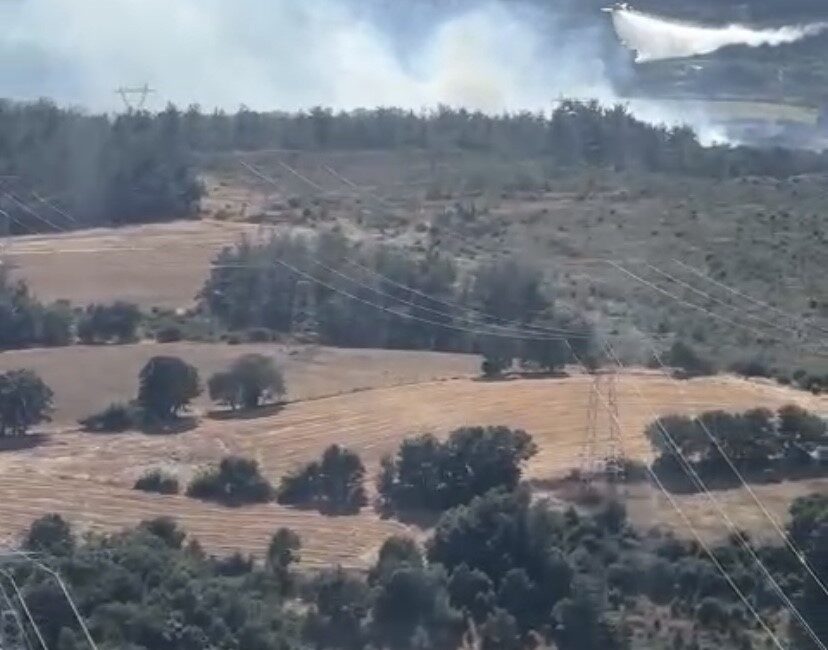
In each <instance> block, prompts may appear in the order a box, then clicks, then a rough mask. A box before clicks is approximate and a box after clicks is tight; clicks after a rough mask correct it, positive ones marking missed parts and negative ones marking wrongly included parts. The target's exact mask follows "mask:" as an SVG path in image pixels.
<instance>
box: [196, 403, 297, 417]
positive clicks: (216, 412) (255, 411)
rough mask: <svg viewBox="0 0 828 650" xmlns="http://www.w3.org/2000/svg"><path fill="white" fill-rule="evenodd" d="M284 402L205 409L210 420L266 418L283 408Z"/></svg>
mask: <svg viewBox="0 0 828 650" xmlns="http://www.w3.org/2000/svg"><path fill="white" fill-rule="evenodd" d="M285 406H287V405H286V403H285V402H276V403H275V404H262V405H261V406H257V407H255V408H252V409H237V410H235V411H234V410H232V409H213V410H212V411H207V417H208V418H210V419H211V420H255V419H256V418H266V417H269V416H271V415H277V414H278V413H281V412H282V411H283V410H284V409H285Z"/></svg>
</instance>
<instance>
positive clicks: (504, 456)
mask: <svg viewBox="0 0 828 650" xmlns="http://www.w3.org/2000/svg"><path fill="white" fill-rule="evenodd" d="M536 451H537V448H536V446H535V444H534V443H533V442H532V438H531V436H530V435H529V434H528V433H526V432H525V431H521V430H512V429H508V428H506V427H463V428H460V429H457V430H455V431H453V432H451V433H450V434H449V436H448V438H447V439H446V441H445V442H441V441H440V440H438V439H437V438H435V437H434V436H433V435H430V434H428V435H422V436H417V437H414V438H408V439H406V440H404V441H403V443H402V444H401V445H400V448H399V450H398V451H397V453H396V454H395V455H394V456H393V457H391V456H389V457H386V458H384V459H383V461H382V469H381V471H380V474H379V476H378V477H377V491H378V493H379V506H380V508H381V509H382V510H384V511H386V512H396V513H399V514H406V513H411V512H417V511H432V512H442V511H444V510H447V509H449V508H451V507H454V506H457V505H461V504H466V503H469V502H470V501H471V500H472V499H473V498H474V497H476V496H480V495H482V494H485V493H486V492H488V491H489V490H493V489H506V490H513V489H515V488H516V487H517V485H518V483H519V481H520V477H521V472H522V469H523V465H524V463H525V462H526V461H527V460H528V459H529V458H531V457H532V456H533V455H534V454H535V453H536ZM365 477H366V471H365V465H363V463H362V459H361V458H360V457H359V455H358V454H356V453H355V452H353V451H351V450H349V449H347V448H344V447H341V446H340V445H336V444H334V445H331V446H330V447H328V448H327V449H326V450H325V451H324V452H323V454H322V456H321V458H320V459H319V460H314V461H312V462H310V463H307V464H306V465H303V466H301V467H298V468H296V469H295V470H294V471H293V472H291V473H289V474H287V475H285V476H284V477H282V479H281V482H280V483H279V485H278V487H277V488H274V487H273V486H272V484H271V483H270V482H269V481H268V480H267V479H266V478H265V477H264V476H262V474H261V471H260V468H259V465H258V463H257V462H256V461H254V460H252V459H247V458H241V457H236V456H228V457H227V458H224V459H223V460H222V461H221V462H220V463H219V464H217V465H215V466H210V467H207V468H205V469H203V470H202V471H201V472H199V473H198V474H197V475H196V476H195V478H193V480H192V481H191V482H190V484H189V485H188V487H187V495H188V496H191V497H194V498H199V499H206V500H211V501H217V502H219V503H222V504H224V505H229V506H239V505H243V504H248V503H262V502H267V501H271V500H272V499H274V498H275V499H276V500H277V501H278V502H279V503H282V504H285V505H292V506H297V507H300V508H314V509H317V510H319V511H321V512H324V513H328V514H338V515H344V514H355V513H357V512H359V510H360V509H361V508H362V507H363V506H365V505H367V504H368V493H367V490H366V487H365ZM135 488H136V489H139V490H145V491H149V492H159V493H162V494H167V493H175V492H177V491H178V481H177V479H176V478H175V477H174V476H171V475H169V474H165V473H164V472H162V471H160V470H151V471H149V472H148V473H147V474H145V475H144V476H142V477H141V478H140V479H139V480H138V482H137V483H136V484H135Z"/></svg>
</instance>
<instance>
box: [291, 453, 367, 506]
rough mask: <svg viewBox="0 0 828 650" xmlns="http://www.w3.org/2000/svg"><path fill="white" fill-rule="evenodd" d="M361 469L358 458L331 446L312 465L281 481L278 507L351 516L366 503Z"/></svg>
mask: <svg viewBox="0 0 828 650" xmlns="http://www.w3.org/2000/svg"><path fill="white" fill-rule="evenodd" d="M364 480H365V466H364V465H363V464H362V460H360V458H359V456H358V455H357V454H355V453H354V452H352V451H349V450H347V449H344V448H342V447H340V446H339V445H331V446H330V447H328V448H327V449H326V450H325V453H324V454H322V460H321V461H318V462H317V461H314V462H312V463H309V464H308V465H306V466H305V467H303V468H301V469H300V470H298V471H297V472H294V473H293V474H289V475H287V476H285V477H284V478H282V481H281V484H280V485H279V491H278V497H277V498H278V501H279V503H283V504H287V505H296V506H311V507H315V508H318V509H319V510H321V511H322V512H327V513H335V514H351V513H356V512H359V510H360V508H362V506H364V505H365V504H366V503H367V502H368V497H367V496H366V494H365V487H364V485H363V483H364Z"/></svg>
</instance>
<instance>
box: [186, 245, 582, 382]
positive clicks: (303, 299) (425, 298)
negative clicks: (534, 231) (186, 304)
mask: <svg viewBox="0 0 828 650" xmlns="http://www.w3.org/2000/svg"><path fill="white" fill-rule="evenodd" d="M200 302H201V307H202V309H203V311H204V312H205V313H207V314H209V315H210V316H212V317H214V318H215V319H216V320H217V321H218V322H220V323H221V324H222V325H223V326H224V327H226V328H227V329H230V330H242V329H247V328H251V327H264V328H268V329H271V330H274V331H276V332H294V333H305V332H308V331H312V332H314V333H315V334H316V335H317V336H318V338H319V339H320V340H321V341H322V342H325V343H329V344H333V345H342V346H349V347H381V348H408V349H428V350H453V351H488V350H491V351H492V352H491V354H493V355H495V356H497V357H498V358H504V357H507V356H508V357H510V358H511V357H512V356H515V355H518V354H520V355H521V356H523V357H525V358H527V359H530V360H533V361H536V362H537V364H538V365H540V366H544V367H548V366H551V365H556V364H559V363H561V362H563V361H564V360H565V359H566V358H567V354H568V353H567V352H566V350H565V348H564V347H563V344H562V343H561V342H560V341H550V340H549V338H548V337H546V338H544V336H543V335H542V334H541V335H539V336H537V337H532V336H529V337H526V338H527V339H528V340H526V341H522V340H521V337H520V334H519V333H516V332H515V331H514V328H519V327H521V326H528V325H537V326H543V325H547V326H555V325H562V324H563V325H566V326H567V328H568V329H569V330H570V331H573V332H574V334H573V338H572V341H571V343H572V344H573V345H575V346H579V347H583V346H584V344H585V342H588V341H589V338H590V329H589V327H588V326H587V325H586V324H585V323H584V322H583V320H582V319H576V318H573V317H571V316H566V315H564V314H560V315H558V314H556V313H555V310H554V305H553V299H552V296H550V295H549V293H548V291H547V289H546V286H545V284H544V278H543V275H542V273H541V272H540V271H539V270H538V269H537V268H535V267H533V266H532V265H530V264H528V263H526V262H521V261H518V260H516V259H509V260H496V261H492V262H489V263H486V264H481V265H479V266H478V267H476V268H474V269H472V270H471V271H469V272H468V273H461V272H460V270H459V269H458V268H457V266H456V264H455V263H454V261H453V260H452V259H451V258H449V257H447V256H444V255H441V254H438V253H433V254H429V255H427V256H425V257H423V256H419V255H414V254H412V253H409V252H407V251H405V250H402V249H398V248H392V247H381V248H378V249H374V250H364V249H361V248H359V247H357V246H356V245H355V244H354V243H352V242H351V241H349V240H348V239H346V238H345V237H344V236H343V235H342V234H341V233H338V232H325V233H322V234H320V235H318V236H315V237H304V236H299V235H289V234H280V235H273V236H272V237H271V239H270V240H269V241H267V242H265V243H263V244H254V243H252V242H250V241H248V240H244V239H243V240H242V241H241V242H240V243H239V244H238V245H237V246H235V247H233V248H227V249H225V250H224V251H222V252H221V253H220V254H219V256H218V257H217V258H216V260H215V264H214V267H213V269H212V270H211V272H210V276H209V278H208V279H207V281H206V283H205V284H204V287H203V288H202V290H201V293H200ZM481 311H482V312H485V313H486V314H487V316H486V317H484V316H481V314H480V312H481ZM503 321H506V322H508V323H514V325H512V327H511V329H510V328H509V327H506V328H503V327H502V323H503ZM497 324H500V325H501V328H500V329H499V330H497V331H496V333H494V334H487V332H492V331H493V329H492V326H493V325H497ZM519 350H520V351H519Z"/></svg>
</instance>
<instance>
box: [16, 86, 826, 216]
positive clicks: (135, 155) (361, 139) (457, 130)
mask: <svg viewBox="0 0 828 650" xmlns="http://www.w3.org/2000/svg"><path fill="white" fill-rule="evenodd" d="M268 148H280V149H299V150H364V149H385V150H390V149H405V148H414V149H421V150H428V151H433V152H435V153H440V152H446V151H451V150H458V149H459V150H470V151H483V152H491V153H497V154H501V155H506V156H515V157H532V156H544V157H547V158H548V159H549V160H550V163H551V164H552V166H553V168H559V169H571V168H573V167H575V168H578V167H582V166H592V167H604V168H612V169H618V170H622V169H631V170H643V171H660V172H667V173H677V174H689V175H700V176H709V177H714V178H724V177H732V176H739V175H769V176H777V177H784V176H791V175H796V174H801V173H806V172H815V171H824V170H825V169H828V156H825V155H821V154H815V153H811V152H804V151H784V150H780V149H773V150H761V149H756V148H748V147H729V146H717V147H710V148H705V147H702V146H701V144H700V143H699V141H698V139H697V138H696V136H695V135H694V133H693V132H692V131H691V130H690V129H689V128H666V127H663V126H653V125H650V124H647V123H644V122H641V121H639V120H637V119H636V118H634V117H633V116H632V115H631V114H630V113H629V112H628V111H627V110H626V109H625V108H624V107H622V106H615V107H612V108H605V107H601V106H599V105H598V104H596V103H587V104H584V103H578V102H563V103H562V104H561V105H559V106H558V108H557V109H556V110H555V111H554V112H553V113H552V114H551V115H546V116H544V115H540V114H532V113H519V114H504V115H484V114H482V113H471V112H468V111H466V110H462V109H461V110H452V109H449V108H445V107H442V108H439V109H436V110H432V111H424V112H419V113H415V112H412V111H404V110H398V109H392V108H382V109H375V110H358V111H353V112H347V113H346V112H339V113H334V112H333V111H331V110H326V109H322V108H316V109H313V110H311V111H307V112H300V113H292V114H288V113H278V112H271V113H258V112H254V111H250V110H247V109H245V108H241V109H240V110H239V111H238V112H236V113H235V114H227V113H223V112H220V111H216V112H213V113H207V114H205V113H203V112H201V111H200V110H199V108H198V107H195V106H193V107H190V108H189V109H187V110H186V111H183V112H182V111H179V110H178V109H176V108H175V107H173V106H169V107H168V108H167V109H166V110H164V111H162V112H160V113H157V114H150V113H146V112H130V113H127V114H124V115H118V116H116V117H107V116H102V115H87V114H84V113H82V112H79V111H76V110H71V109H61V108H58V107H56V106H55V105H53V104H51V103H49V102H47V101H40V102H37V103H33V104H17V103H13V102H9V101H3V102H0V209H1V210H3V214H7V215H8V219H7V226H8V228H9V229H10V231H11V232H30V231H46V232H48V231H53V232H54V231H59V230H66V229H71V228H75V227H78V226H79V225H94V224H124V223H133V222H143V221H158V220H167V219H173V218H180V217H187V216H191V215H193V214H195V213H196V212H197V207H198V199H199V197H200V195H201V192H202V189H201V187H200V185H199V183H198V181H197V179H196V167H195V166H194V154H197V153H215V152H229V151H237V150H260V149H268Z"/></svg>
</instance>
